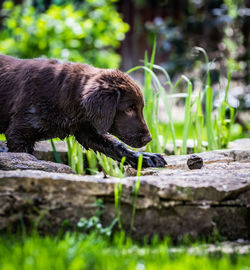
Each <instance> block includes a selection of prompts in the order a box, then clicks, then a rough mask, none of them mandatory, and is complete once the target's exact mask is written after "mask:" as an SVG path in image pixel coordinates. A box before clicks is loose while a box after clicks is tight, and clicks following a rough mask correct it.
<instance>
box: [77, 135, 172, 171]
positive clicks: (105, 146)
mask: <svg viewBox="0 0 250 270" xmlns="http://www.w3.org/2000/svg"><path fill="white" fill-rule="evenodd" d="M75 137H76V139H77V141H78V142H79V143H80V144H82V146H83V147H84V148H86V149H89V148H91V149H92V150H94V151H98V152H101V153H103V154H105V155H106V156H108V157H111V158H113V159H115V160H117V161H119V162H120V161H121V159H122V157H125V158H126V161H125V163H127V164H130V165H131V166H132V167H134V168H137V163H138V159H139V156H140V155H141V154H142V155H143V162H142V167H144V168H146V167H164V166H165V165H166V164H167V162H166V161H165V160H164V158H163V157H162V156H161V155H160V154H153V153H146V152H137V151H133V150H131V149H129V148H128V147H127V146H126V145H125V144H124V143H122V142H120V141H118V140H117V139H115V138H114V137H113V136H111V135H109V134H104V135H100V134H97V133H93V132H87V133H86V132H77V133H76V134H75Z"/></svg>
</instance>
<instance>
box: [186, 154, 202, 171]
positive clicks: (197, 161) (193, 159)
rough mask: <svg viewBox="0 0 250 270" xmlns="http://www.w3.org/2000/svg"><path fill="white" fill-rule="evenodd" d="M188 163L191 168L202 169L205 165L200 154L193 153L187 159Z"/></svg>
mask: <svg viewBox="0 0 250 270" xmlns="http://www.w3.org/2000/svg"><path fill="white" fill-rule="evenodd" d="M187 165H188V168H189V169H190V170H196V169H201V168H202V166H203V159H202V158H201V157H200V156H198V155H191V156H190V158H189V159H188V160H187Z"/></svg>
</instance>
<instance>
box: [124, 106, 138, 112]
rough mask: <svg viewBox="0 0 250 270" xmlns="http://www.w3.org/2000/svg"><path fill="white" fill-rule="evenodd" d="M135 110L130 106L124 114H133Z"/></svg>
mask: <svg viewBox="0 0 250 270" xmlns="http://www.w3.org/2000/svg"><path fill="white" fill-rule="evenodd" d="M135 110H136V107H135V105H131V106H129V107H128V108H127V109H126V110H125V113H127V114H132V113H133V112H135Z"/></svg>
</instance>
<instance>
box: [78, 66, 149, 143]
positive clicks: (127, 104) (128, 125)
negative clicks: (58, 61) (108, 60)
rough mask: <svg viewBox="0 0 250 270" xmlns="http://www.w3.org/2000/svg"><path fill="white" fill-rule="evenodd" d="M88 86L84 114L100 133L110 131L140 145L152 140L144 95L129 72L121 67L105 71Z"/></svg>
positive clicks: (83, 100) (121, 138) (122, 138)
mask: <svg viewBox="0 0 250 270" xmlns="http://www.w3.org/2000/svg"><path fill="white" fill-rule="evenodd" d="M85 89H87V90H85V91H84V92H83V93H82V104H83V106H84V109H85V115H86V118H87V120H88V121H89V122H90V123H91V124H92V126H93V127H94V128H95V129H96V130H97V132H98V133H99V134H105V133H107V132H109V133H111V134H113V135H115V136H117V137H118V138H119V139H120V140H122V141H123V142H125V143H126V144H128V145H130V146H132V147H137V148H138V147H142V146H144V145H146V144H147V143H148V142H150V141H151V139H152V138H151V136H150V133H149V130H148V127H147V124H146V122H145V119H144V117H143V107H144V100H143V95H142V93H141V90H140V88H139V87H138V85H137V84H136V83H135V82H134V81H133V80H132V79H131V78H130V77H129V76H128V75H126V74H124V73H123V72H121V71H119V70H102V72H101V73H100V74H99V75H98V76H94V77H93V78H92V79H90V80H89V82H88V85H87V87H85Z"/></svg>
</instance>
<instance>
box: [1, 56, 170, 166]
mask: <svg viewBox="0 0 250 270" xmlns="http://www.w3.org/2000/svg"><path fill="white" fill-rule="evenodd" d="M143 107H144V101H143V96H142V94H141V91H140V89H139V87H138V86H137V85H136V84H135V82H134V81H133V80H132V79H131V78H130V77H129V76H128V75H126V74H124V73H122V72H121V71H119V70H105V69H99V68H94V67H91V66H89V65H85V64H79V63H61V62H59V61H57V60H47V59H32V60H21V59H17V58H13V57H10V56H5V55H0V133H5V135H6V139H7V145H8V148H9V151H12V152H27V153H32V151H33V147H34V144H35V142H37V141H39V140H45V139H50V138H54V137H59V138H61V139H64V138H65V137H66V136H68V135H74V136H75V137H76V139H77V140H78V142H79V143H80V144H82V145H83V146H84V147H85V148H86V149H88V148H91V149H93V150H94V151H100V152H102V153H104V154H106V155H107V156H110V157H112V158H114V159H116V160H118V161H120V160H121V158H122V157H123V156H125V157H126V162H127V163H128V164H131V165H132V166H133V167H136V166H137V161H138V156H139V154H140V153H138V152H135V151H132V150H130V149H128V148H127V147H126V146H125V145H124V144H123V143H122V142H120V141H118V140H116V139H115V138H113V137H112V136H111V135H109V133H111V134H113V135H115V136H117V137H118V138H119V139H121V140H122V141H124V142H125V143H126V144H128V145H130V146H132V147H142V146H144V145H146V144H147V143H148V142H149V141H151V136H150V133H149V131H148V128H147V125H146V123H145V120H144V118H143V113H142V110H143ZM165 164H166V162H165V160H164V159H163V158H162V156H161V155H159V154H151V153H143V167H151V166H152V167H163V166H164V165H165Z"/></svg>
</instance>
